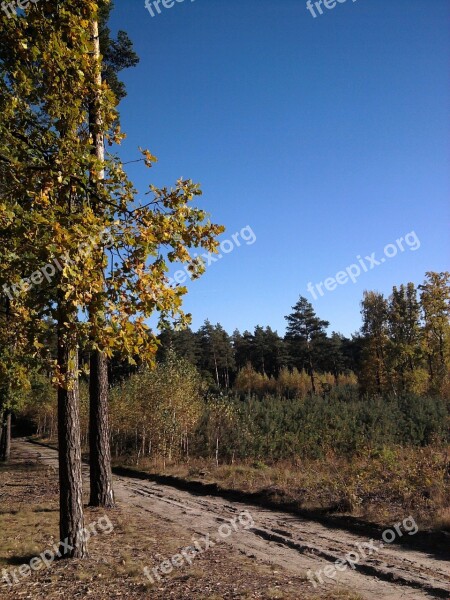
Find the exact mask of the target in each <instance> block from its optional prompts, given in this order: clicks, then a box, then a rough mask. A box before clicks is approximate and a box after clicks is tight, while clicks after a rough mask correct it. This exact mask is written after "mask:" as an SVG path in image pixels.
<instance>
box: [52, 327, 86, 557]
mask: <svg viewBox="0 0 450 600" xmlns="http://www.w3.org/2000/svg"><path fill="white" fill-rule="evenodd" d="M60 323H61V321H60ZM58 337H59V340H58V366H59V369H60V372H61V375H62V376H63V377H64V385H63V386H60V387H59V389H58V446H59V488H60V489H59V493H60V526H59V529H60V540H61V542H65V543H66V544H67V546H64V545H63V546H62V547H61V554H62V558H83V557H85V556H86V555H87V544H86V540H85V539H84V536H83V529H84V516H83V480H82V474H81V435H80V413H79V410H80V409H79V389H78V348H77V344H76V339H74V337H73V336H69V334H67V333H66V332H65V334H64V338H63V337H62V335H61V330H60V331H59V336H58Z"/></svg>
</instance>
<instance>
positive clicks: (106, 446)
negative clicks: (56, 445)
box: [89, 351, 114, 508]
mask: <svg viewBox="0 0 450 600" xmlns="http://www.w3.org/2000/svg"><path fill="white" fill-rule="evenodd" d="M89 394H90V408H89V422H90V427H89V450H90V461H89V462H90V480H91V493H90V500H89V504H90V505H91V506H102V507H103V508H111V507H112V506H114V493H113V486H112V472H111V449H110V439H109V437H110V436H109V411H108V364H107V361H106V356H105V355H104V354H103V353H102V352H98V351H94V352H91V358H90V383H89Z"/></svg>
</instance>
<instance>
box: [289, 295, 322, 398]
mask: <svg viewBox="0 0 450 600" xmlns="http://www.w3.org/2000/svg"><path fill="white" fill-rule="evenodd" d="M292 311H293V312H292V313H291V314H290V315H287V316H286V317H285V319H286V321H287V323H288V325H287V332H286V340H287V342H288V346H289V353H290V359H291V361H292V364H293V365H294V366H296V367H297V368H298V369H299V370H300V371H301V370H302V369H306V371H307V372H308V374H309V376H310V379H311V388H312V392H313V394H315V393H316V392H317V387H316V380H315V372H316V368H317V363H318V361H319V358H320V354H321V349H322V348H323V346H322V344H323V340H324V339H325V338H326V331H325V330H326V328H327V327H328V325H329V323H328V321H323V320H321V319H319V317H317V315H316V313H315V312H314V309H313V307H312V304H311V303H310V302H308V300H307V299H306V298H304V297H303V296H300V298H299V300H298V302H297V304H295V306H293V307H292Z"/></svg>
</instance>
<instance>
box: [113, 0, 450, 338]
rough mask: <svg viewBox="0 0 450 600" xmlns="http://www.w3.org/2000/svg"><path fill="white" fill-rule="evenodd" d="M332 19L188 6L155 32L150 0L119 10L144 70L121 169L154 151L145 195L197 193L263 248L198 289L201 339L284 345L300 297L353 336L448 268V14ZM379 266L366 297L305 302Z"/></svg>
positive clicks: (143, 179)
mask: <svg viewBox="0 0 450 600" xmlns="http://www.w3.org/2000/svg"><path fill="white" fill-rule="evenodd" d="M323 11H324V14H323V15H321V16H317V17H316V18H313V17H312V16H311V14H310V13H309V12H308V11H307V9H306V2H305V0H272V1H269V0H195V1H194V2H191V1H190V0H185V1H184V2H178V3H176V4H175V5H174V6H173V7H172V8H170V9H168V8H167V9H165V8H163V7H162V6H161V14H156V16H155V17H153V18H152V17H151V15H150V13H149V12H148V11H147V10H146V9H145V7H144V0H116V8H115V11H114V14H113V19H112V23H111V25H112V28H113V30H114V29H118V28H121V29H125V30H126V31H127V32H128V34H129V35H130V37H131V38H132V40H133V42H134V44H135V49H136V51H137V52H138V54H139V56H140V59H141V62H140V64H139V65H138V67H137V68H135V69H131V70H129V71H128V72H127V73H126V74H125V75H124V77H123V79H124V81H125V82H126V85H127V90H128V97H127V98H126V99H125V100H124V101H123V103H122V105H121V118H122V127H123V129H124V131H125V132H126V133H127V135H128V137H127V140H126V141H125V142H124V144H123V146H122V149H121V156H122V157H123V159H124V160H131V159H133V158H136V157H137V147H138V146H143V147H147V148H149V149H150V150H151V151H152V152H153V153H154V154H156V156H157V157H158V159H159V163H158V165H157V166H156V167H155V168H154V169H153V170H152V171H147V170H142V169H140V168H137V167H134V166H130V169H129V173H130V175H131V177H132V179H133V181H134V182H135V184H136V185H137V187H138V189H140V190H142V191H143V192H144V191H145V190H146V189H147V185H148V183H149V182H150V181H151V182H152V183H155V184H156V185H171V184H172V183H174V182H175V180H176V179H178V178H179V177H180V176H183V177H186V178H187V177H189V178H192V179H193V180H194V181H197V182H200V183H201V185H202V189H203V192H204V196H203V197H202V198H201V199H200V204H201V206H202V207H204V208H206V209H207V210H208V211H209V212H210V213H211V215H212V218H213V220H214V221H215V222H218V223H222V224H224V225H225V226H226V228H227V232H226V233H225V234H224V235H223V236H222V239H231V236H232V235H233V234H234V233H236V232H240V231H241V230H242V228H243V227H245V226H249V227H251V229H252V231H253V232H254V234H255V236H256V241H255V243H253V244H250V245H247V244H245V242H244V243H242V244H241V246H240V247H236V248H235V249H234V250H233V251H232V252H230V253H229V254H227V255H224V256H223V258H221V259H220V260H219V261H217V262H216V263H214V264H212V265H211V267H210V268H209V269H208V270H207V272H206V274H205V275H204V276H203V277H202V278H201V279H200V280H198V281H195V282H191V283H190V284H189V286H188V287H189V294H188V296H187V297H186V301H185V309H186V310H187V311H189V312H191V313H192V314H193V327H194V328H197V327H199V326H200V325H201V323H202V322H203V321H204V320H205V319H206V318H209V319H210V320H211V321H212V322H214V323H216V322H220V323H221V324H222V325H223V326H224V327H225V328H226V329H227V330H228V331H230V332H231V331H232V330H233V329H235V328H236V327H237V328H239V329H241V330H244V329H252V328H253V327H254V326H255V325H256V324H260V325H270V326H272V327H273V328H275V329H277V330H278V331H279V332H280V333H283V332H284V327H285V321H284V318H283V317H284V315H286V314H288V313H289V312H290V308H291V306H292V305H293V304H295V302H296V301H297V299H298V297H299V295H303V296H306V297H307V298H308V299H309V300H310V301H312V303H313V305H314V307H315V309H316V312H317V313H318V314H319V315H320V317H321V318H324V319H327V320H328V321H330V322H331V329H333V330H336V331H340V332H342V333H344V334H350V333H352V332H354V331H355V330H356V329H358V328H359V326H360V313H359V303H360V301H361V298H362V294H363V291H364V290H365V289H376V290H378V291H381V292H384V293H386V294H388V293H389V292H390V291H391V289H392V286H393V285H398V284H400V283H407V282H408V281H413V282H415V283H420V282H421V281H422V280H423V278H424V274H425V272H426V271H428V270H433V271H442V270H448V269H449V261H448V258H449V256H450V252H449V250H450V244H449V238H448V225H449V216H450V215H449V213H450V211H449V203H448V200H449V198H450V179H449V175H448V171H449V170H448V166H449V158H450V149H449V140H450V137H449V135H448V134H449V132H450V128H449V125H450V123H449V114H448V106H449V101H450V87H449V79H448V76H447V70H448V57H449V49H450V48H449V46H450V34H449V31H450V30H449V20H450V19H449V17H450V5H449V3H448V0H395V1H393V0H356V1H355V2H352V0H347V1H346V2H344V3H341V4H337V5H336V7H335V8H334V9H331V10H327V9H326V8H323ZM149 178H150V179H149ZM413 231H414V232H415V233H416V236H417V238H418V239H419V240H420V248H417V249H416V250H414V251H413V250H412V249H411V247H417V244H414V245H413V244H412V245H411V247H410V246H408V245H407V244H406V243H405V242H403V248H404V251H401V250H400V249H399V247H398V246H397V254H396V256H395V257H393V258H389V259H385V262H384V263H381V261H380V258H381V257H383V256H384V255H383V249H384V247H385V246H386V245H387V244H391V243H394V244H396V240H397V239H399V238H401V237H405V235H406V234H408V233H410V232H413ZM408 239H409V241H412V240H413V237H412V236H410V238H408ZM390 252H392V253H393V252H394V251H393V249H392V247H391V249H390ZM373 253H375V257H376V260H377V261H380V265H378V266H375V267H374V268H372V269H370V268H369V269H368V271H367V272H364V270H363V269H362V267H361V275H360V276H359V278H358V279H357V281H356V283H352V282H351V281H349V282H348V283H346V284H345V285H338V286H337V288H336V289H335V290H334V291H326V290H325V288H324V287H322V290H323V291H324V295H323V296H321V295H320V294H319V293H317V292H316V296H317V299H316V300H314V298H313V296H312V294H311V293H310V292H308V290H307V284H308V283H309V282H312V283H313V284H318V283H320V282H324V281H325V280H326V279H327V278H330V277H334V276H335V275H336V274H337V273H338V272H339V271H345V270H346V268H347V267H349V266H350V265H352V264H357V263H358V260H357V256H360V257H361V258H362V259H363V260H364V264H365V265H366V267H367V265H370V261H366V260H365V258H364V257H365V256H370V255H372V254H373ZM341 279H342V276H341ZM329 287H330V288H331V287H333V286H332V285H331V284H329Z"/></svg>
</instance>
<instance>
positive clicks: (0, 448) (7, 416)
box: [0, 409, 11, 462]
mask: <svg viewBox="0 0 450 600" xmlns="http://www.w3.org/2000/svg"><path fill="white" fill-rule="evenodd" d="M10 457H11V411H10V410H9V409H6V410H5V412H4V413H3V416H2V422H1V441H0V461H2V462H5V461H8V460H9V459H10Z"/></svg>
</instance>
